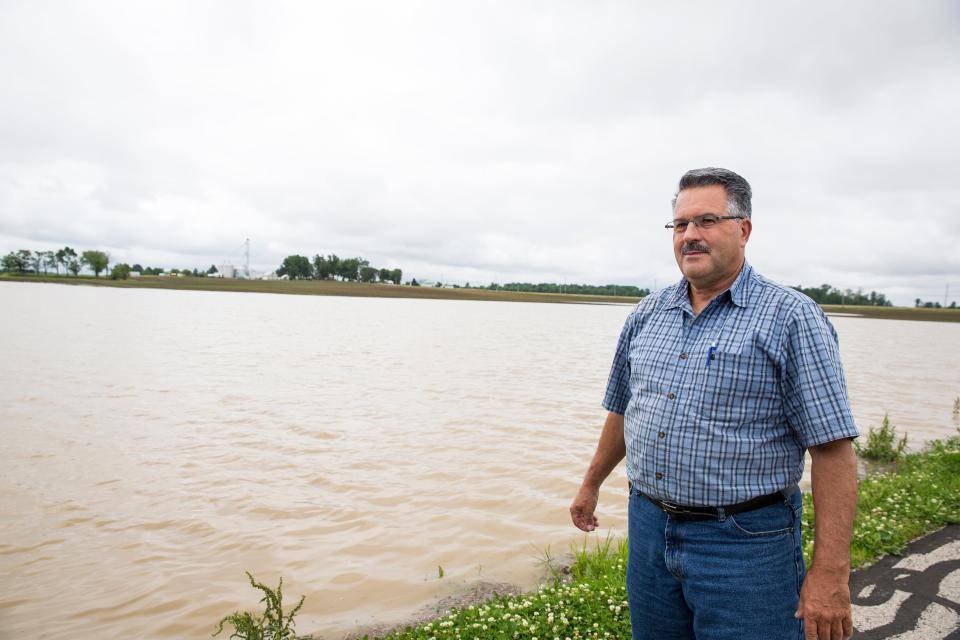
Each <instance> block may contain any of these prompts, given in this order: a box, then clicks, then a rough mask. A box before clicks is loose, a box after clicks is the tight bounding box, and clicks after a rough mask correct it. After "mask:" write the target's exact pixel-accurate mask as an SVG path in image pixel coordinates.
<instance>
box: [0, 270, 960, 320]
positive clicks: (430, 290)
mask: <svg viewBox="0 0 960 640" xmlns="http://www.w3.org/2000/svg"><path fill="white" fill-rule="evenodd" d="M2 282H48V283H49V282H53V283H59V284H82V285H93V286H99V287H117V288H122V289H176V290H181V291H232V292H244V293H279V294H290V295H308V296H355V297H364V298H430V299H434V300H490V301H501V302H562V303H580V304H584V303H586V304H591V303H594V304H601V303H602V304H609V303H619V304H634V303H636V302H637V301H638V300H639V298H632V297H628V296H586V295H577V294H569V293H525V292H518V291H490V290H488V289H441V288H437V287H411V286H407V285H389V284H365V283H361V282H336V281H332V280H289V281H288V280H237V279H231V278H194V277H191V276H188V277H184V278H179V277H172V276H171V277H158V276H143V277H140V278H130V279H128V280H111V279H110V278H109V277H106V276H104V277H101V278H92V277H89V276H80V277H74V276H57V275H39V276H38V275H32V274H11V273H3V274H0V283H2ZM823 309H824V311H826V312H827V313H849V314H855V315H858V316H862V317H864V318H879V319H887V320H926V321H933V322H960V309H923V308H921V309H916V308H913V307H861V306H852V305H848V306H842V305H823Z"/></svg>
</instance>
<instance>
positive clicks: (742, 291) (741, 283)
mask: <svg viewBox="0 0 960 640" xmlns="http://www.w3.org/2000/svg"><path fill="white" fill-rule="evenodd" d="M752 276H753V267H751V266H750V263H749V262H747V261H746V260H744V261H743V268H742V269H740V275H738V276H737V279H736V280H734V281H733V284H732V285H730V288H729V289H727V290H726V291H724V292H723V293H721V294H720V296H726V295H727V294H729V297H730V301H731V302H733V304H735V305H737V306H738V307H746V306H748V303H749V296H750V280H751V279H752ZM688 286H689V285H688V283H687V279H686V278H681V279H680V282H678V283H677V284H676V289H675V290H674V292H673V294H672V296H671V297H670V298H669V299H668V303H667V309H676V308H678V307H680V308H682V309H686V310H687V311H690V312H691V313H692V309H691V307H690V295H689V293H688V292H687V289H688ZM720 296H717V297H720Z"/></svg>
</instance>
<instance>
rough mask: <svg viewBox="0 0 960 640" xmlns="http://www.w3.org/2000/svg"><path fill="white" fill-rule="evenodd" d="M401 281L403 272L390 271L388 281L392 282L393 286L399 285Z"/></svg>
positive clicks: (399, 270)
mask: <svg viewBox="0 0 960 640" xmlns="http://www.w3.org/2000/svg"><path fill="white" fill-rule="evenodd" d="M402 279H403V271H402V270H401V269H391V270H390V280H393V284H400V280H402Z"/></svg>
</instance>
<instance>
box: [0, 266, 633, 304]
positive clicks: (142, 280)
mask: <svg viewBox="0 0 960 640" xmlns="http://www.w3.org/2000/svg"><path fill="white" fill-rule="evenodd" d="M2 282H56V283H61V284H83V285H94V286H101V287H122V288H138V289H179V290H184V291H229V292H251V293H281V294H292V295H308V296H310V295H312V296H356V297H365V298H431V299H434V300H491V301H500V302H564V303H574V304H575V303H581V304H584V303H586V304H593V303H613V302H616V303H631V302H636V300H637V299H636V298H623V297H616V298H615V297H613V296H584V295H570V294H550V293H516V292H513V291H489V290H487V289H464V288H460V289H441V288H437V287H421V286H415V285H413V284H411V285H401V286H395V285H392V284H380V283H369V284H368V283H362V282H339V281H334V280H289V281H288V280H244V279H238V278H207V277H193V276H191V277H166V276H147V277H139V278H133V277H131V278H130V279H128V280H122V279H118V280H109V279H105V278H99V279H98V278H93V277H83V276H81V277H79V278H72V277H70V278H68V277H63V276H54V275H48V276H43V275H34V274H29V273H28V274H13V273H8V274H0V283H2Z"/></svg>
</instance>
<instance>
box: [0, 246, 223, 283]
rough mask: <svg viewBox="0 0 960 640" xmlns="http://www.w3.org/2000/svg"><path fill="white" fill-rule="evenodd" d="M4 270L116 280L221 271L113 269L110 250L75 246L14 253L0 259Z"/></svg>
mask: <svg viewBox="0 0 960 640" xmlns="http://www.w3.org/2000/svg"><path fill="white" fill-rule="evenodd" d="M0 267H2V269H3V271H10V272H14V273H35V274H38V275H39V274H41V273H42V274H44V275H49V274H50V272H51V271H53V272H54V273H56V274H57V275H60V271H61V270H63V273H64V275H67V274H72V275H73V276H79V275H80V272H81V271H82V270H83V269H84V268H89V269H90V271H92V272H93V275H94V276H95V277H97V278H99V277H100V274H101V273H104V272H107V273H108V275H109V276H110V277H111V278H112V279H114V280H126V279H127V278H129V277H130V274H131V273H139V274H141V275H145V276H158V275H160V274H162V273H170V274H172V275H178V274H184V275H193V276H205V275H209V274H211V273H216V272H217V268H216V267H215V266H213V265H211V266H210V269H208V270H207V271H206V272H204V271H198V270H197V269H192V270H191V269H179V270H178V269H170V270H169V271H167V270H166V269H163V268H160V267H143V266H141V265H139V264H134V265H132V266H131V265H129V264H127V263H125V262H120V263H117V264H115V265H113V268H112V269H111V268H110V254H109V253H107V252H106V251H99V250H97V249H88V250H86V251H82V252H80V253H77V251H76V250H75V249H73V248H72V247H63V248H62V249H58V250H56V251H52V250H50V251H30V250H29V249H18V250H17V251H11V252H10V253H8V254H7V255H5V256H3V257H2V258H0Z"/></svg>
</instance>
